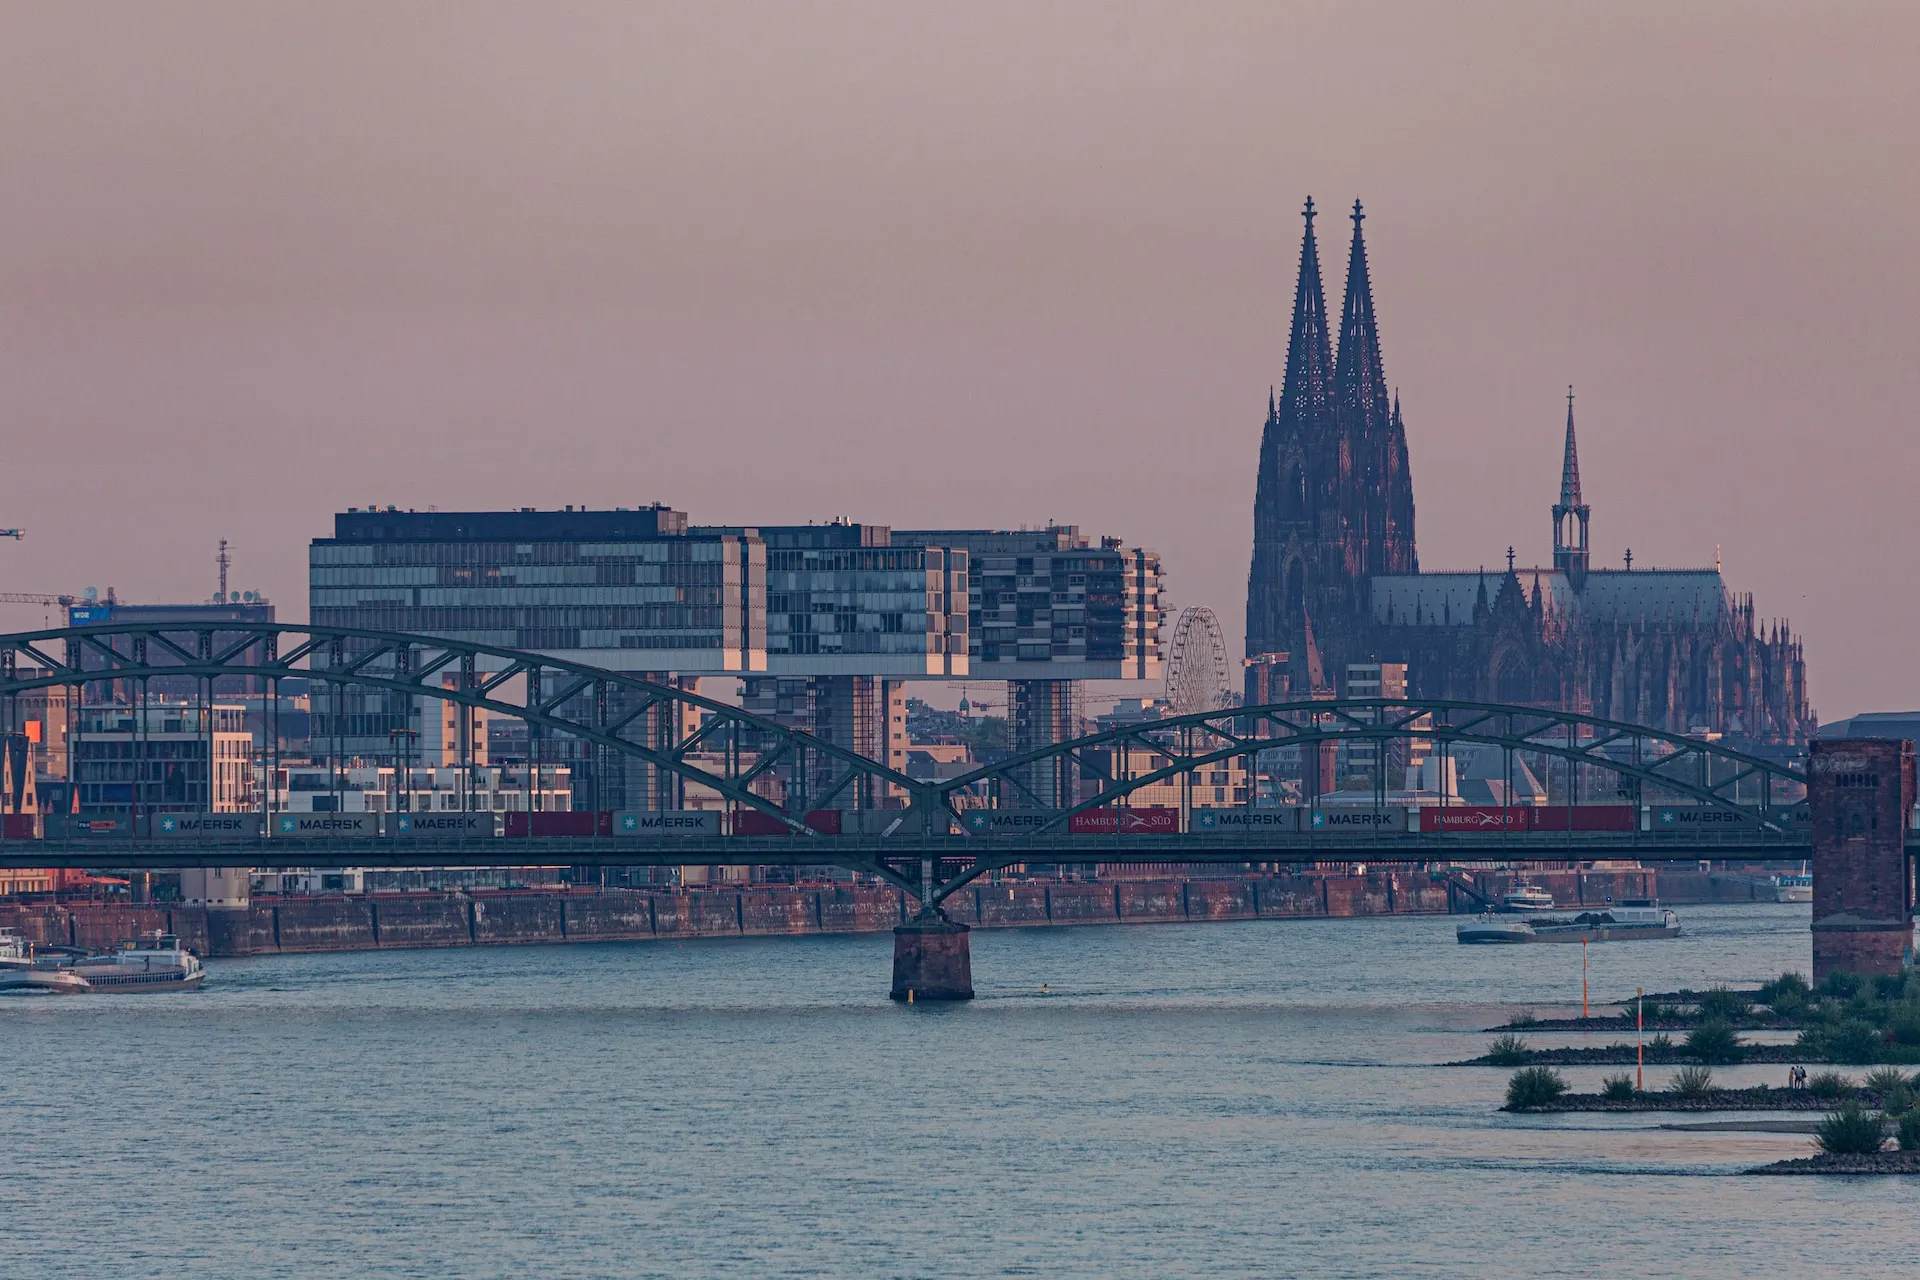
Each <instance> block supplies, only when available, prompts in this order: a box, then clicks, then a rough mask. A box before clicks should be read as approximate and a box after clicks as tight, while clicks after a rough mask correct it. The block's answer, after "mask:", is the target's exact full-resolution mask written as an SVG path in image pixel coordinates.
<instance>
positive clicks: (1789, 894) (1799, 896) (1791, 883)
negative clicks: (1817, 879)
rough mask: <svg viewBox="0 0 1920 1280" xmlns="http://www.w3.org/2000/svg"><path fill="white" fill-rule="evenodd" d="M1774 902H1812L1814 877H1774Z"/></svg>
mask: <svg viewBox="0 0 1920 1280" xmlns="http://www.w3.org/2000/svg"><path fill="white" fill-rule="evenodd" d="M1773 900H1774V901H1775V902H1812V901H1813V877H1812V876H1810V875H1786V876H1775V877H1773Z"/></svg>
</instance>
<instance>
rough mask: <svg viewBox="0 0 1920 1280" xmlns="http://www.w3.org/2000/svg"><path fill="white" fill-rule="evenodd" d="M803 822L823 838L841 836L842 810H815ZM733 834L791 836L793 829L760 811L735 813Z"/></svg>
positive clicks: (740, 810) (751, 810) (752, 810)
mask: <svg viewBox="0 0 1920 1280" xmlns="http://www.w3.org/2000/svg"><path fill="white" fill-rule="evenodd" d="M803 821H804V822H805V823H806V824H807V825H808V826H809V827H812V828H813V829H814V830H815V831H817V832H819V833H820V834H821V835H823V836H837V835H839V834H840V810H838V809H815V810H813V811H812V812H810V813H808V814H807V816H806V817H805V818H804V819H803ZM733 834H734V835H737V836H790V835H792V834H793V828H792V827H790V826H788V825H787V824H786V823H784V822H782V821H781V820H780V819H778V818H776V817H774V816H773V815H772V814H770V813H763V812H761V811H760V810H758V809H735V810H734V811H733Z"/></svg>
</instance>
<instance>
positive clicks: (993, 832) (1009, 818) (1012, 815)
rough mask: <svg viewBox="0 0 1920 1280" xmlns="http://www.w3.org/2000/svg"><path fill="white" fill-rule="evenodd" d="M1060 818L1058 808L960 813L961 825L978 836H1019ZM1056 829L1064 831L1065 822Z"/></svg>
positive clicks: (985, 810)
mask: <svg viewBox="0 0 1920 1280" xmlns="http://www.w3.org/2000/svg"><path fill="white" fill-rule="evenodd" d="M1059 819H1060V811H1059V810H1058V809H968V810H966V811H965V812H964V813H962V814H961V815H960V825H961V826H963V827H965V828H966V829H967V831H968V832H970V833H971V834H973V835H977V836H1017V835H1026V834H1028V833H1030V832H1034V831H1038V830H1039V829H1040V828H1041V827H1044V826H1046V825H1047V824H1048V823H1049V822H1058V821H1059ZM1054 830H1055V831H1061V832H1063V831H1065V830H1066V828H1065V826H1064V824H1063V825H1062V826H1059V827H1056V828H1054Z"/></svg>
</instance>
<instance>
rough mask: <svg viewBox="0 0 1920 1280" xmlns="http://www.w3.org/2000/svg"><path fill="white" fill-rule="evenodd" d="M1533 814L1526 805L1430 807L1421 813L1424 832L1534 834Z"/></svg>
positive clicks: (1421, 827)
mask: <svg viewBox="0 0 1920 1280" xmlns="http://www.w3.org/2000/svg"><path fill="white" fill-rule="evenodd" d="M1533 812H1534V811H1533V810H1532V809H1531V808H1528V807H1526V806H1524V805H1477V804H1454V805H1428V806H1427V807H1426V808H1424V809H1422V810H1420V829H1421V830H1422V831H1427V832H1433V831H1453V832H1462V833H1465V832H1472V833H1474V834H1478V835H1484V834H1486V833H1487V832H1490V831H1531V830H1532V829H1533V825H1532V820H1533Z"/></svg>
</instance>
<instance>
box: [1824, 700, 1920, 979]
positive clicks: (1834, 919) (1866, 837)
mask: <svg viewBox="0 0 1920 1280" xmlns="http://www.w3.org/2000/svg"><path fill="white" fill-rule="evenodd" d="M1914 791H1915V784H1914V748H1913V743H1911V742H1907V741H1903V740H1896V739H1891V738H1836V739H1823V740H1819V741H1816V742H1814V744H1813V750H1812V754H1811V756H1810V758H1809V759H1808V762H1807V803H1808V808H1809V810H1810V811H1811V815H1812V819H1813V980H1814V981H1815V982H1816V983H1818V982H1819V981H1821V979H1823V978H1824V977H1826V975H1827V974H1829V973H1840V972H1845V973H1860V974H1881V973H1887V974H1891V973H1899V972H1900V971H1901V969H1902V968H1903V967H1904V966H1907V965H1911V964H1912V963H1913V906H1914V884H1913V873H1912V870H1911V868H1910V867H1909V866H1908V863H1907V824H1908V822H1909V821H1910V820H1911V819H1910V815H1911V814H1912V812H1913V804H1914V799H1915V794H1914Z"/></svg>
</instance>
